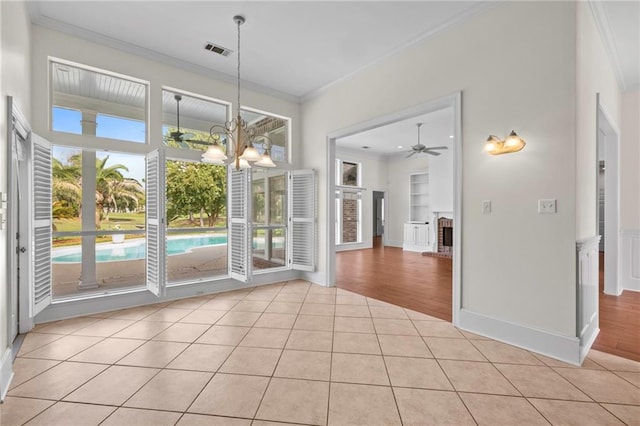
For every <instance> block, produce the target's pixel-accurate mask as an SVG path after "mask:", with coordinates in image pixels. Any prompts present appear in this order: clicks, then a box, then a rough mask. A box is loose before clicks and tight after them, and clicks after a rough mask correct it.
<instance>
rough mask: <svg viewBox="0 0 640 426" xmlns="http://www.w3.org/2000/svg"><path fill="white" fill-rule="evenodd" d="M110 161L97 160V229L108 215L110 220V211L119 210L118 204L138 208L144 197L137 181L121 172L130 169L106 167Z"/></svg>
mask: <svg viewBox="0 0 640 426" xmlns="http://www.w3.org/2000/svg"><path fill="white" fill-rule="evenodd" d="M108 160H109V156H108V155H107V156H106V157H105V158H102V159H100V158H98V159H96V227H97V228H99V227H100V224H101V221H102V219H103V217H104V214H105V213H106V218H107V219H108V218H109V212H110V211H117V210H118V202H123V203H125V204H129V203H133V204H134V205H135V206H136V208H137V207H138V206H139V204H140V201H141V200H142V199H143V197H144V189H143V188H142V185H140V182H138V181H137V180H135V179H130V178H125V177H124V176H123V175H122V172H121V171H126V172H128V171H129V169H128V168H127V167H126V166H125V165H123V164H114V165H113V166H109V167H106V163H107V161H108Z"/></svg>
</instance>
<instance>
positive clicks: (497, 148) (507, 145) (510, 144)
mask: <svg viewBox="0 0 640 426" xmlns="http://www.w3.org/2000/svg"><path fill="white" fill-rule="evenodd" d="M526 144H527V143H526V142H525V141H524V139H522V138H521V137H520V136H518V135H517V133H516V132H515V131H513V130H512V131H511V133H509V136H507V138H506V139H505V140H501V139H500V138H499V137H497V136H495V135H489V137H488V138H487V141H486V142H485V144H484V149H485V151H487V152H488V153H489V154H491V155H501V154H508V153H511V152H518V151H522V148H524V146H525V145H526Z"/></svg>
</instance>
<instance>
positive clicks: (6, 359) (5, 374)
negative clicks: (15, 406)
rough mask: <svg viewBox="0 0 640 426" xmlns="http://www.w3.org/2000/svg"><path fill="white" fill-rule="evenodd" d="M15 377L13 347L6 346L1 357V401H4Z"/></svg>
mask: <svg viewBox="0 0 640 426" xmlns="http://www.w3.org/2000/svg"><path fill="white" fill-rule="evenodd" d="M11 379H13V354H12V351H11V348H6V349H5V351H4V353H3V354H2V359H0V401H4V398H5V397H6V396H7V391H8V390H9V385H10V384H11Z"/></svg>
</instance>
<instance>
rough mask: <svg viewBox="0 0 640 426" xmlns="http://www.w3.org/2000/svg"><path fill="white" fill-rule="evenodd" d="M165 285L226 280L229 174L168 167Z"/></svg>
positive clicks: (211, 168) (201, 167)
mask: <svg viewBox="0 0 640 426" xmlns="http://www.w3.org/2000/svg"><path fill="white" fill-rule="evenodd" d="M165 194H166V217H167V243H166V254H167V274H168V282H169V283H170V284H171V283H178V282H189V281H191V282H192V281H201V280H203V279H209V278H214V277H216V276H223V275H226V274H227V213H226V206H227V169H226V167H225V166H217V165H213V164H204V163H196V162H190V161H176V160H168V161H167V162H166V192H165Z"/></svg>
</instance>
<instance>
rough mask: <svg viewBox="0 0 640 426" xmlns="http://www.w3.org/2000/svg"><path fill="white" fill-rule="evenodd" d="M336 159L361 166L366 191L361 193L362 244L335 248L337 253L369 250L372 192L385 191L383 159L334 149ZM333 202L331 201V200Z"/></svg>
mask: <svg viewBox="0 0 640 426" xmlns="http://www.w3.org/2000/svg"><path fill="white" fill-rule="evenodd" d="M336 158H339V159H341V160H344V161H353V162H355V163H360V164H361V168H360V170H361V173H362V177H361V183H360V185H361V186H362V187H363V188H365V189H366V190H365V191H363V192H362V204H361V205H362V212H361V218H362V225H361V226H362V243H360V244H345V245H342V246H338V247H336V250H337V251H343V250H356V249H362V248H371V247H372V246H373V191H384V190H385V189H386V176H387V170H386V169H387V167H386V163H385V161H384V159H383V158H382V157H381V156H379V155H375V154H371V153H367V152H364V150H363V152H354V151H352V150H344V149H340V148H338V147H336ZM332 201H333V200H332Z"/></svg>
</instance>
